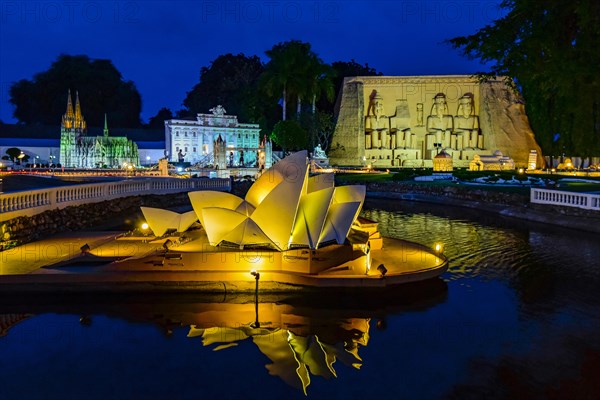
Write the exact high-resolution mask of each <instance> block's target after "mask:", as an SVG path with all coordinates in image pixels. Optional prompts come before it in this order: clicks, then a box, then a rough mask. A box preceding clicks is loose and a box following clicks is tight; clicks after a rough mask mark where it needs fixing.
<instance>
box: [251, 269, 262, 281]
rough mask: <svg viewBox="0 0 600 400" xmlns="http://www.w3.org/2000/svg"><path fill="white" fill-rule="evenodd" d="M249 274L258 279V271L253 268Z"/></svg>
mask: <svg viewBox="0 0 600 400" xmlns="http://www.w3.org/2000/svg"><path fill="white" fill-rule="evenodd" d="M250 275H252V276H253V277H254V279H256V280H259V279H260V272H258V271H256V270H255V269H253V270H252V271H250Z"/></svg>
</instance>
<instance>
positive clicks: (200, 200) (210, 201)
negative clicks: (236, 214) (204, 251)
mask: <svg viewBox="0 0 600 400" xmlns="http://www.w3.org/2000/svg"><path fill="white" fill-rule="evenodd" d="M188 196H189V198H190V202H191V203H192V208H193V209H194V211H195V212H196V215H198V219H200V223H201V224H202V226H204V227H206V224H205V223H204V221H203V216H202V209H204V208H208V207H219V208H226V209H228V210H236V209H237V208H238V207H240V205H241V204H242V203H243V201H244V200H242V199H240V198H239V197H237V196H236V195H233V194H231V193H225V192H213V191H211V190H200V191H197V192H189V193H188Z"/></svg>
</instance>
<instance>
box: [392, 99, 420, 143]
mask: <svg viewBox="0 0 600 400" xmlns="http://www.w3.org/2000/svg"><path fill="white" fill-rule="evenodd" d="M390 128H391V132H392V133H391V148H392V149H412V148H413V145H414V144H415V139H414V137H415V134H414V133H412V132H411V131H410V111H409V108H408V102H407V101H406V100H398V101H397V104H396V114H395V115H394V116H393V117H390Z"/></svg>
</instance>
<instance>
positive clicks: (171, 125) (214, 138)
mask: <svg viewBox="0 0 600 400" xmlns="http://www.w3.org/2000/svg"><path fill="white" fill-rule="evenodd" d="M210 111H211V114H197V115H196V118H195V119H170V120H167V121H165V141H166V144H165V145H166V150H167V152H168V155H167V156H168V158H169V161H172V162H184V161H185V162H189V163H191V164H195V165H198V166H199V167H206V166H215V165H218V166H219V168H220V169H222V168H224V167H257V166H258V164H259V160H260V158H261V154H260V152H261V150H262V151H265V150H266V149H265V147H266V144H264V143H263V144H262V145H263V147H262V148H261V141H260V128H259V126H258V124H243V123H240V122H238V119H237V116H235V115H226V111H225V109H224V108H223V107H222V106H220V105H219V106H216V107H214V108H212V109H211V110H210ZM215 146H218V147H219V148H218V149H216V148H215ZM223 149H224V150H223ZM216 150H219V151H217V153H215V151H216ZM223 151H224V152H226V154H221V153H222V152H223ZM267 158H268V159H270V157H267ZM269 167H270V162H268V163H267V165H265V168H269Z"/></svg>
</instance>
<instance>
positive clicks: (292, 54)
mask: <svg viewBox="0 0 600 400" xmlns="http://www.w3.org/2000/svg"><path fill="white" fill-rule="evenodd" d="M265 53H266V54H267V56H269V58H270V61H269V62H268V63H267V65H266V68H265V72H264V73H263V75H262V77H261V85H262V87H263V88H264V89H265V91H266V92H267V93H268V94H269V95H271V96H273V95H275V94H276V93H279V91H281V93H282V95H281V100H282V107H283V112H282V120H283V121H285V119H286V114H287V112H286V110H287V100H288V97H290V96H295V97H296V98H297V99H298V103H297V113H298V114H299V112H300V108H301V104H302V97H304V95H305V92H306V71H307V70H308V66H309V65H310V60H311V58H312V57H316V55H314V53H313V52H312V51H311V50H310V44H309V43H302V42H300V41H297V40H292V41H289V42H284V43H278V44H276V45H275V46H273V48H272V49H271V50H267V51H266V52H265Z"/></svg>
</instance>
